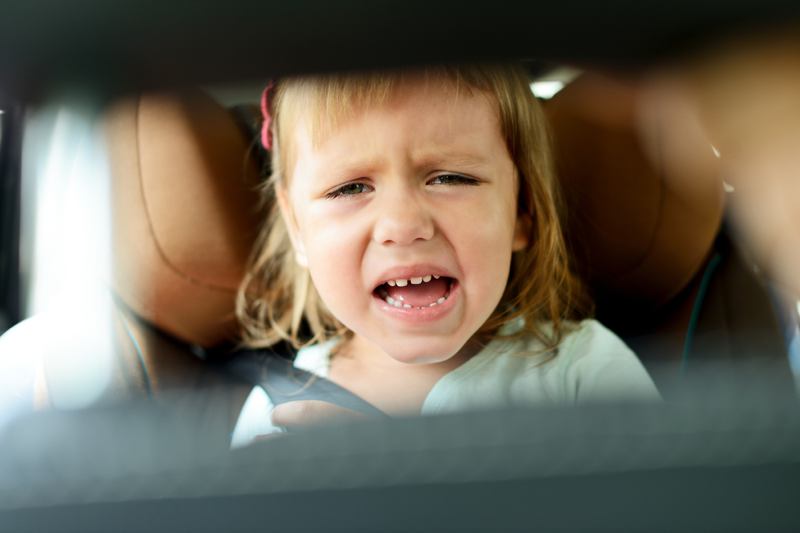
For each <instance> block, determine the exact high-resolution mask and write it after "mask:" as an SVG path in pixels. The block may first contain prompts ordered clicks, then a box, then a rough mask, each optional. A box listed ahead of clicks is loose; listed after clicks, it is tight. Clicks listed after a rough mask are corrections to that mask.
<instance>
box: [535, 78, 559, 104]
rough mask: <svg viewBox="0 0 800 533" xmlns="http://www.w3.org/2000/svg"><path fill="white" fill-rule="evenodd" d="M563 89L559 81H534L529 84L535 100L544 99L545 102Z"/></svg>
mask: <svg viewBox="0 0 800 533" xmlns="http://www.w3.org/2000/svg"><path fill="white" fill-rule="evenodd" d="M563 88H564V83H562V82H560V81H535V82H533V83H531V91H533V94H534V95H535V96H536V97H537V98H544V99H545V100H549V99H550V98H552V97H554V96H555V95H556V94H557V93H558V91H560V90H561V89H563Z"/></svg>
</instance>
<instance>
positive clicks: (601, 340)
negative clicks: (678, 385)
mask: <svg viewBox="0 0 800 533" xmlns="http://www.w3.org/2000/svg"><path fill="white" fill-rule="evenodd" d="M571 325H572V326H573V327H572V331H570V333H568V334H567V335H565V336H564V338H563V339H562V341H561V344H560V345H559V347H558V353H557V354H556V355H555V357H552V355H551V354H547V353H545V352H544V350H543V346H542V344H541V343H540V342H539V341H538V340H536V339H535V338H533V337H528V338H521V339H502V338H500V339H495V340H493V341H491V342H490V343H489V344H488V345H487V346H486V347H485V348H484V349H483V350H481V351H480V352H479V353H477V354H476V355H475V356H473V357H472V358H471V359H470V360H469V361H467V362H466V363H464V364H463V365H461V366H460V367H458V368H456V369H455V370H453V371H451V372H449V373H447V374H445V375H444V376H443V377H442V378H441V379H439V381H437V382H436V384H435V385H434V386H433V388H432V389H431V391H430V392H429V393H428V396H427V397H426V398H425V401H424V402H423V404H422V410H421V413H422V414H423V415H428V414H437V413H448V412H458V411H471V410H484V409H491V408H500V407H509V406H513V405H540V406H547V405H576V404H584V403H596V402H608V401H625V400H635V401H658V400H660V396H659V394H658V391H657V390H656V387H655V385H654V384H653V382H652V380H651V379H650V376H648V374H647V372H646V371H645V369H644V367H642V364H641V363H640V362H639V359H638V358H637V357H636V355H634V353H633V352H632V351H631V350H630V349H629V348H628V347H627V346H626V345H625V343H623V342H622V340H620V339H619V337H617V336H616V335H614V334H613V333H612V332H611V331H609V330H608V329H606V328H605V327H604V326H603V325H602V324H600V323H599V322H597V321H595V320H584V321H583V322H581V323H579V324H574V323H573V324H571ZM517 327H518V326H517ZM512 328H513V326H512ZM335 344H336V340H335V339H334V340H331V341H329V342H326V343H322V344H318V345H315V346H310V347H308V348H304V349H302V350H300V351H299V352H298V354H297V358H296V359H295V363H294V364H295V366H296V367H298V368H302V369H304V370H308V371H309V372H313V373H315V374H317V375H319V376H322V377H327V376H328V371H329V368H330V352H331V349H332V348H333V347H334V346H335ZM271 410H272V403H271V402H270V401H269V398H268V397H267V395H266V393H265V392H264V390H263V389H261V387H256V388H254V389H253V391H252V392H251V393H250V396H249V397H248V399H247V401H246V402H245V404H244V407H243V408H242V411H241V413H240V415H239V420H238V422H237V424H236V428H235V429H234V432H233V436H232V441H231V445H232V446H233V447H237V446H244V445H247V444H249V443H250V442H252V440H253V439H254V438H255V437H256V436H258V435H263V434H266V433H271V432H275V431H279V429H278V428H276V427H275V426H273V425H272V424H271V422H270V413H271Z"/></svg>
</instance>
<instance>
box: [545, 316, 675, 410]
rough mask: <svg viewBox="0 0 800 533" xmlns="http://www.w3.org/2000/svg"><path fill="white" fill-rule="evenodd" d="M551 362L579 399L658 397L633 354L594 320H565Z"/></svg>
mask: <svg viewBox="0 0 800 533" xmlns="http://www.w3.org/2000/svg"><path fill="white" fill-rule="evenodd" d="M553 362H554V364H555V365H556V366H558V367H560V368H561V370H562V372H563V379H564V381H565V384H568V385H569V387H568V388H570V391H569V393H570V395H572V396H573V397H574V398H575V400H576V401H578V402H584V401H596V400H608V399H623V398H634V399H638V398H641V399H648V398H652V399H656V398H658V397H659V395H658V392H657V390H656V388H655V385H654V384H653V381H652V380H651V379H650V376H649V374H648V373H647V371H646V370H645V368H644V366H643V365H642V363H641V361H639V358H638V357H637V356H636V354H634V353H633V351H632V350H631V349H630V348H629V347H628V346H627V345H626V344H625V343H624V342H623V341H622V339H620V338H619V337H618V336H617V335H616V334H614V333H613V332H612V331H611V330H610V329H608V328H607V327H605V326H604V325H603V324H601V323H600V322H598V321H597V320H593V319H587V320H583V321H581V322H570V323H567V333H566V334H565V335H564V337H563V338H562V340H561V343H560V344H559V347H558V354H557V356H556V357H555V358H554V359H553Z"/></svg>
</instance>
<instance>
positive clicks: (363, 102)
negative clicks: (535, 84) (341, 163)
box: [287, 73, 494, 146]
mask: <svg viewBox="0 0 800 533" xmlns="http://www.w3.org/2000/svg"><path fill="white" fill-rule="evenodd" d="M476 97H478V98H481V99H488V100H489V102H490V103H494V102H492V100H493V98H492V97H491V95H489V94H487V93H485V92H484V91H480V90H477V89H475V88H474V87H471V86H469V85H467V84H465V83H463V82H459V80H457V79H451V78H448V77H446V76H443V75H430V74H425V73H413V74H402V75H394V76H386V77H375V78H369V79H359V78H354V79H350V80H344V81H342V82H340V83H330V82H328V83H324V82H323V83H318V84H316V85H312V86H310V87H307V88H306V90H304V91H297V93H296V94H295V98H293V100H294V101H293V102H291V103H289V106H291V107H293V108H294V109H293V110H292V112H291V113H287V114H289V115H291V121H292V122H294V125H293V126H294V128H293V129H296V128H297V126H301V128H302V129H303V130H304V132H305V133H307V134H310V136H311V140H312V143H313V144H314V145H315V146H318V145H319V144H320V143H322V142H323V141H324V140H326V139H327V138H328V137H329V136H330V135H331V134H333V133H334V132H335V131H336V130H337V129H339V128H340V127H342V126H343V125H344V124H346V123H348V122H350V121H352V120H353V119H356V118H358V117H361V116H363V115H365V114H366V113H368V112H373V111H379V112H386V113H389V114H391V113H394V112H397V111H398V110H400V109H402V108H403V106H404V105H408V104H409V103H410V102H412V103H413V104H414V105H417V106H419V105H420V104H423V105H425V104H427V106H426V107H432V106H433V107H434V110H433V113H431V114H430V115H429V116H428V118H430V119H431V120H437V119H440V118H445V117H448V116H450V117H452V115H453V112H452V111H453V110H454V109H461V110H462V111H463V107H464V106H465V105H467V106H469V105H474V104H475V102H476V101H477V99H476ZM493 107H494V106H493Z"/></svg>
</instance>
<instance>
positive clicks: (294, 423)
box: [272, 400, 366, 427]
mask: <svg viewBox="0 0 800 533" xmlns="http://www.w3.org/2000/svg"><path fill="white" fill-rule="evenodd" d="M365 417H366V415H364V414H362V413H359V412H357V411H353V410H351V409H346V408H344V407H339V406H338V405H334V404H332V403H328V402H323V401H319V400H298V401H294V402H287V403H283V404H281V405H278V406H277V407H275V409H273V410H272V423H273V424H274V425H276V426H283V427H304V426H312V425H318V424H331V423H335V422H342V421H354V420H360V419H364V418H365Z"/></svg>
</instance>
